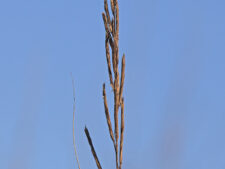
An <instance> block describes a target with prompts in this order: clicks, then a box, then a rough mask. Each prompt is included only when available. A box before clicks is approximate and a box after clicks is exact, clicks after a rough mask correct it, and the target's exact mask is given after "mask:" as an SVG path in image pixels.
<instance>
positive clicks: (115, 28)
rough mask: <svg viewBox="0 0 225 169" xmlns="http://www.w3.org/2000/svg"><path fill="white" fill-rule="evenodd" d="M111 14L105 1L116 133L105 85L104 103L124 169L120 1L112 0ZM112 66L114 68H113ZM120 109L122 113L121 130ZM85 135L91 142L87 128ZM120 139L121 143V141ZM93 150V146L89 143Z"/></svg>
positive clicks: (118, 159)
mask: <svg viewBox="0 0 225 169" xmlns="http://www.w3.org/2000/svg"><path fill="white" fill-rule="evenodd" d="M110 4H111V13H112V16H110V12H109V5H108V1H107V0H104V9H105V11H104V12H103V13H102V18H103V22H104V26H105V53H106V62H107V67H108V75H109V82H110V85H111V87H112V90H113V95H114V131H113V127H112V123H111V119H110V112H109V108H108V104H107V97H106V92H105V84H103V101H104V108H105V116H106V121H107V125H108V129H109V135H110V138H111V140H112V142H113V146H114V150H115V157H116V169H122V161H123V142H124V98H123V87H124V79H125V55H123V57H122V65H121V75H120V73H119V5H118V0H110ZM111 65H112V66H111ZM119 109H121V113H120V116H121V117H120V121H121V124H120V130H119ZM85 133H86V136H87V138H88V140H91V139H90V138H89V137H90V135H89V134H88V130H87V128H86V127H85ZM119 138H120V141H119ZM89 145H90V146H91V149H93V150H94V148H93V147H92V146H93V145H92V144H91V142H90V141H89ZM92 154H93V156H94V158H95V161H96V165H97V167H98V168H99V169H100V168H101V166H100V163H99V161H98V158H97V155H95V153H93V151H92Z"/></svg>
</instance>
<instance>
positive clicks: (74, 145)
mask: <svg viewBox="0 0 225 169" xmlns="http://www.w3.org/2000/svg"><path fill="white" fill-rule="evenodd" d="M71 77H72V85H73V147H74V152H75V157H76V160H77V165H78V168H79V169H80V163H79V159H78V155H77V149H76V144H75V129H74V123H75V87H74V79H73V76H72V74H71Z"/></svg>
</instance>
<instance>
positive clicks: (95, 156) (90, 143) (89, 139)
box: [84, 126, 102, 169]
mask: <svg viewBox="0 0 225 169" xmlns="http://www.w3.org/2000/svg"><path fill="white" fill-rule="evenodd" d="M84 132H85V134H86V136H87V139H88V143H89V145H90V147H91V152H92V155H93V157H94V159H95V162H96V165H97V167H98V169H102V167H101V164H100V162H99V160H98V156H97V154H96V152H95V148H94V145H93V143H92V140H91V136H90V134H89V131H88V129H87V127H86V126H85V129H84Z"/></svg>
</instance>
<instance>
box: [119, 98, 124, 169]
mask: <svg viewBox="0 0 225 169" xmlns="http://www.w3.org/2000/svg"><path fill="white" fill-rule="evenodd" d="M123 135H124V99H123V98H122V101H121V125H120V165H119V169H121V168H122V161H123Z"/></svg>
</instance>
